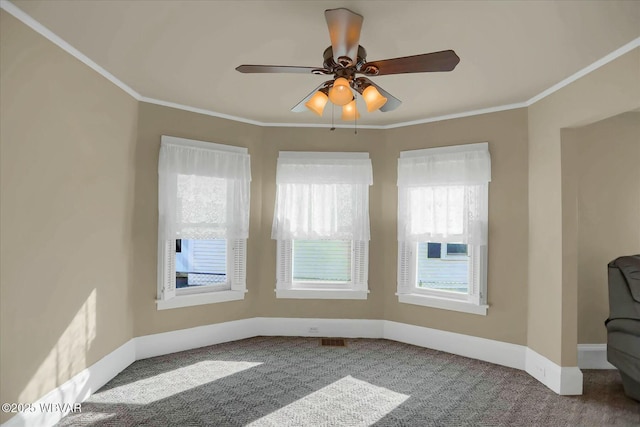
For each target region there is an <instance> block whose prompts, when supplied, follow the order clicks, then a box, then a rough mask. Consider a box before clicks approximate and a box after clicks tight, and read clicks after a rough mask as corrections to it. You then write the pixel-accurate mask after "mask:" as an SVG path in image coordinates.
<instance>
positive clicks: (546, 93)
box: [525, 37, 640, 107]
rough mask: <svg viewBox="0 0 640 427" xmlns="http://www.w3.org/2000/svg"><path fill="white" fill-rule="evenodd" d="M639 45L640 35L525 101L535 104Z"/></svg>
mask: <svg viewBox="0 0 640 427" xmlns="http://www.w3.org/2000/svg"><path fill="white" fill-rule="evenodd" d="M637 47H640V37H638V38H636V39H634V40H631V41H630V42H629V43H627V44H625V45H624V46H622V47H619V48H618V49H616V50H614V51H613V52H611V53H610V54H608V55H606V56H604V57H602V58H600V59H598V60H597V61H596V62H594V63H593V64H591V65H588V66H586V67H584V68H583V69H582V70H580V71H578V72H577V73H574V74H572V75H570V76H569V77H567V78H566V79H564V80H562V81H561V82H558V83H556V84H554V85H553V86H551V87H550V88H549V89H547V90H544V91H542V92H540V93H539V94H537V95H536V96H534V97H533V98H531V99H529V100H528V101H527V102H526V103H525V104H526V106H527V107H529V106H530V105H533V104H535V103H536V102H538V101H540V100H541V99H543V98H546V97H547V96H549V95H551V94H552V93H554V92H557V91H558V90H560V89H562V88H563V87H565V86H567V85H569V84H571V83H573V82H575V81H576V80H578V79H580V78H582V77H584V76H586V75H587V74H589V73H590V72H592V71H595V70H597V69H598V68H600V67H602V66H603V65H606V64H608V63H609V62H611V61H613V60H614V59H616V58H619V57H621V56H622V55H624V54H625V53H627V52H631V51H632V50H633V49H635V48H637Z"/></svg>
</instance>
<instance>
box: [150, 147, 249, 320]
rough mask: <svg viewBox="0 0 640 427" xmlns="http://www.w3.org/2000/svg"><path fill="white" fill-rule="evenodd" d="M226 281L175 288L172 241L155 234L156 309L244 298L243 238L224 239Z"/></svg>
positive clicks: (240, 149) (238, 149) (235, 149)
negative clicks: (156, 240)
mask: <svg viewBox="0 0 640 427" xmlns="http://www.w3.org/2000/svg"><path fill="white" fill-rule="evenodd" d="M161 140H162V142H166V143H170V144H175V145H183V146H189V147H196V148H206V149H212V150H218V151H229V152H235V153H245V154H246V153H248V149H247V148H245V147H235V146H231V145H224V144H216V143H212V142H204V141H195V140H190V139H184V138H177V137H172V136H166V135H163V136H162V138H161ZM226 243H227V244H226V246H227V266H226V267H227V271H226V275H227V281H226V282H225V283H223V284H216V285H210V286H201V287H197V288H187V289H177V288H176V264H175V262H176V242H175V240H162V239H160V233H158V299H157V300H156V305H157V309H158V310H167V309H173V308H181V307H190V306H196V305H204V304H214V303H219V302H227V301H238V300H243V299H244V294H245V293H246V292H247V287H246V258H247V239H227V242H226Z"/></svg>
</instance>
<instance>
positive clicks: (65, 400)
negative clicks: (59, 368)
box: [2, 339, 136, 427]
mask: <svg viewBox="0 0 640 427" xmlns="http://www.w3.org/2000/svg"><path fill="white" fill-rule="evenodd" d="M135 360H136V344H135V339H131V340H129V341H127V342H126V343H125V344H123V345H121V346H120V347H118V348H117V349H116V350H114V351H112V352H111V353H109V354H107V355H106V356H105V357H103V358H102V359H100V360H99V361H97V362H96V363H94V364H93V365H91V366H90V367H88V368H86V369H84V370H82V371H81V372H80V373H78V374H77V375H74V376H73V377H72V378H71V379H70V380H68V381H67V382H65V383H64V384H62V385H61V386H59V387H57V388H55V389H53V390H52V391H50V392H49V393H47V394H45V395H44V396H43V397H42V398H40V399H38V400H37V401H36V402H34V403H33V408H34V409H35V410H34V411H33V412H20V413H18V414H16V416H14V417H13V418H11V419H10V420H9V421H7V422H5V423H4V424H2V427H18V426H20V427H31V426H33V427H42V426H52V425H54V424H56V423H57V422H58V421H60V420H61V419H62V417H64V416H65V415H67V414H68V413H69V412H71V411H72V408H73V404H76V403H82V402H84V401H85V400H86V399H87V398H89V396H91V395H92V394H93V393H94V392H95V391H96V390H98V389H99V388H100V387H102V386H103V385H105V384H106V383H108V382H109V381H110V380H111V379H112V378H113V377H115V376H116V375H118V374H119V373H120V372H122V370H123V369H124V368H126V367H127V366H129V365H130V364H132V363H133V362H135ZM43 407H47V408H49V410H44V411H43V410H42V409H41V408H43ZM52 407H53V408H55V409H51V408H52Z"/></svg>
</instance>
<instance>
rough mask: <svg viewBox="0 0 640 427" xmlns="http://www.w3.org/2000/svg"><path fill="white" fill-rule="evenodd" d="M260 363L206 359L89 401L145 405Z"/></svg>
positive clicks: (111, 390)
mask: <svg viewBox="0 0 640 427" xmlns="http://www.w3.org/2000/svg"><path fill="white" fill-rule="evenodd" d="M261 364H262V363H260V362H233V361H230V362H228V361H221V360H205V361H202V362H198V363H194V364H192V365H189V366H184V367H182V368H178V369H175V370H172V371H169V372H164V373H162V374H158V375H154V376H152V377H149V378H144V379H141V380H138V381H135V382H132V383H129V384H124V385H121V386H117V387H113V388H110V389H108V390H104V391H100V392H98V393H96V394H95V395H93V397H92V399H91V400H92V402H94V403H126V404H128V405H146V404H149V403H152V402H156V401H158V400H161V399H166V398H167V397H170V396H173V395H175V394H178V393H183V392H185V391H187V390H190V389H192V388H195V387H199V386H201V385H204V384H207V383H210V382H212V381H216V380H219V379H220V378H224V377H226V376H229V375H233V374H235V373H237V372H241V371H244V370H246V369H250V368H253V367H254V366H258V365H261Z"/></svg>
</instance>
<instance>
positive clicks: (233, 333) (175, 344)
mask: <svg viewBox="0 0 640 427" xmlns="http://www.w3.org/2000/svg"><path fill="white" fill-rule="evenodd" d="M255 321H256V318H251V319H242V320H234V321H231V322H224V323H215V324H213V325H206V326H197V327H195V328H189V329H179V330H177V331H171V332H163V333H160V334H153V335H144V336H141V337H137V338H135V341H136V360H141V359H147V358H149V357H155V356H162V355H165V354H171V353H177V352H179V351H185V350H191V349H192V348H199V347H206V346H208V345H214V344H220V343H223V342H229V341H236V340H241V339H244V338H251V337H255V336H256V335H257V334H256V333H255V329H256V328H255V326H254V325H255Z"/></svg>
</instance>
